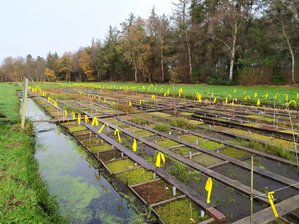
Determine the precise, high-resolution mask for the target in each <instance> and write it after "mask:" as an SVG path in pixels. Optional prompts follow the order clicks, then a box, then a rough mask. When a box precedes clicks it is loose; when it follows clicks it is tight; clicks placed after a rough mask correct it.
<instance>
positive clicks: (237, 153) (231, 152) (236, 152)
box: [220, 147, 250, 159]
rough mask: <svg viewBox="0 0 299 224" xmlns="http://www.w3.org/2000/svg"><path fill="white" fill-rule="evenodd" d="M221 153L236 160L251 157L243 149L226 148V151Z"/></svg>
mask: <svg viewBox="0 0 299 224" xmlns="http://www.w3.org/2000/svg"><path fill="white" fill-rule="evenodd" d="M220 153H221V154H223V155H226V156H229V157H232V158H235V159H241V158H244V157H245V156H248V155H250V153H249V152H246V151H244V150H241V149H236V148H233V147H228V148H225V149H223V150H221V151H220Z"/></svg>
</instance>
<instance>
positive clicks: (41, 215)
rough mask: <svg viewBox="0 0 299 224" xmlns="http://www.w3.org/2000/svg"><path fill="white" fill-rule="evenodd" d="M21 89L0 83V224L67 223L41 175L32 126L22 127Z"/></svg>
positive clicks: (28, 124)
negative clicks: (18, 92) (35, 155)
mask: <svg viewBox="0 0 299 224" xmlns="http://www.w3.org/2000/svg"><path fill="white" fill-rule="evenodd" d="M18 88H19V87H17V86H15V85H12V84H7V83H5V84H4V83H1V84H0V114H2V115H3V118H5V121H4V122H3V121H1V120H0V192H1V194H0V223H66V220H64V219H62V218H61V217H60V216H59V215H58V213H57V204H56V201H55V198H54V197H52V196H50V194H49V193H48V191H47V187H46V185H45V183H44V182H43V181H42V179H41V177H40V175H39V170H38V163H37V162H36V160H35V158H34V153H35V150H34V143H35V142H34V136H33V134H32V133H33V132H32V125H31V124H30V123H27V124H26V127H25V129H24V130H21V129H20V124H19V101H18V98H17V96H16V93H15V92H16V90H17V89H18Z"/></svg>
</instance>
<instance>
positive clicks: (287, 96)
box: [284, 94, 289, 102]
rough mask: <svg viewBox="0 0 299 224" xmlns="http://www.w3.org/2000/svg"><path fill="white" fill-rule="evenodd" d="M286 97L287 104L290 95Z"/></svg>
mask: <svg viewBox="0 0 299 224" xmlns="http://www.w3.org/2000/svg"><path fill="white" fill-rule="evenodd" d="M284 95H285V96H286V102H288V101H289V95H288V94H284Z"/></svg>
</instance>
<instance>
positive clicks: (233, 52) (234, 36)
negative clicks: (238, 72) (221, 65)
mask: <svg viewBox="0 0 299 224" xmlns="http://www.w3.org/2000/svg"><path fill="white" fill-rule="evenodd" d="M236 43H237V29H236V31H235V34H234V35H233V43H232V48H231V59H230V67H229V80H230V81H232V80H233V72H234V63H235V54H236Z"/></svg>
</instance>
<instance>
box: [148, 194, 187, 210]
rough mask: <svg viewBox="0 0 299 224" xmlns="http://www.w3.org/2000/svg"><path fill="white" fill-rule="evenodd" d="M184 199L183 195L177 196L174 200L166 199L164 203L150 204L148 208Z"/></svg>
mask: <svg viewBox="0 0 299 224" xmlns="http://www.w3.org/2000/svg"><path fill="white" fill-rule="evenodd" d="M185 197H186V195H184V194H183V195H179V196H177V197H174V198H169V199H166V200H164V201H159V202H157V203H154V204H151V205H150V206H152V207H156V206H160V205H164V204H166V203H169V202H172V201H176V200H178V199H181V198H185Z"/></svg>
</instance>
